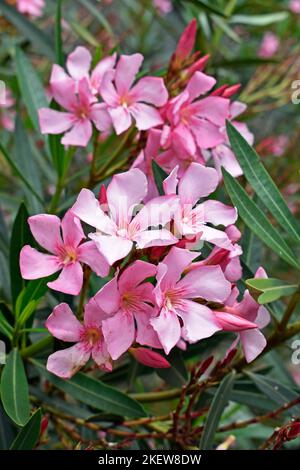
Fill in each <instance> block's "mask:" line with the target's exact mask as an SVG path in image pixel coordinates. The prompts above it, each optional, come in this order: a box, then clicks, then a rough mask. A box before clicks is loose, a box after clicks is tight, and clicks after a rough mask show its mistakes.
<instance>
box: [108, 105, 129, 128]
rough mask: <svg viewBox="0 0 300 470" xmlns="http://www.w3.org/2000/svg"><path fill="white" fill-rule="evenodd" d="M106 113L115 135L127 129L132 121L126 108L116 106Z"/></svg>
mask: <svg viewBox="0 0 300 470" xmlns="http://www.w3.org/2000/svg"><path fill="white" fill-rule="evenodd" d="M108 112H109V114H110V117H111V120H112V123H113V126H114V128H115V131H116V134H117V135H119V134H122V132H124V131H127V129H129V127H130V126H131V122H132V120H131V116H130V113H129V110H128V108H124V107H123V106H117V107H116V108H108Z"/></svg>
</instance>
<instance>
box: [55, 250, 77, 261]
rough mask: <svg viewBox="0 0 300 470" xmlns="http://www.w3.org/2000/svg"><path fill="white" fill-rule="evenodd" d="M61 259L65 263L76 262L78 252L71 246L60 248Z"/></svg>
mask: <svg viewBox="0 0 300 470" xmlns="http://www.w3.org/2000/svg"><path fill="white" fill-rule="evenodd" d="M59 251H60V260H61V262H62V263H63V264H69V263H76V261H77V252H76V249H75V248H73V247H71V246H63V247H61V248H60V250H59Z"/></svg>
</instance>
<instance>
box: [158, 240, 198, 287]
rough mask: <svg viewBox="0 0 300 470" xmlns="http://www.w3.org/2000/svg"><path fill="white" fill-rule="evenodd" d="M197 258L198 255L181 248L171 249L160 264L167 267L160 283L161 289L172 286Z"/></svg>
mask: <svg viewBox="0 0 300 470" xmlns="http://www.w3.org/2000/svg"><path fill="white" fill-rule="evenodd" d="M198 256H199V253H196V252H192V251H189V250H184V249H182V248H177V247H176V246H174V247H172V248H171V250H170V251H169V253H168V254H167V256H165V258H164V259H163V261H162V263H163V264H164V265H165V266H167V268H168V269H167V272H166V274H165V276H164V279H163V281H162V289H164V290H165V289H167V288H168V287H170V286H174V285H175V284H176V283H177V282H178V281H179V279H180V278H181V275H182V273H183V271H184V270H185V269H186V268H187V267H188V266H189V265H190V264H191V263H192V261H194V259H196V258H197V257H198Z"/></svg>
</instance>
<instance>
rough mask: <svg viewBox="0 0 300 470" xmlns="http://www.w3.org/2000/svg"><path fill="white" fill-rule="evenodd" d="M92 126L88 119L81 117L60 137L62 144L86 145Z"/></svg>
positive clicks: (90, 135)
mask: <svg viewBox="0 0 300 470" xmlns="http://www.w3.org/2000/svg"><path fill="white" fill-rule="evenodd" d="M92 131H93V126H92V124H91V121H89V119H81V120H78V121H76V122H75V123H74V124H73V127H72V129H71V130H70V131H69V132H67V133H66V134H65V135H64V136H63V138H62V139H61V143H62V144H63V145H74V146H78V147H86V146H87V144H88V143H89V141H90V139H91V137H92Z"/></svg>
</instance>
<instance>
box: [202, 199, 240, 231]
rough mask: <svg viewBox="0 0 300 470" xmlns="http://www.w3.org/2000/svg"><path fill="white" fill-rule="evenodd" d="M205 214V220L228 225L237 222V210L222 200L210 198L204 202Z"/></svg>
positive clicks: (214, 223)
mask: <svg viewBox="0 0 300 470" xmlns="http://www.w3.org/2000/svg"><path fill="white" fill-rule="evenodd" d="M203 215H204V221H205V222H209V223H210V224H213V225H224V226H225V227H227V226H228V225H231V224H234V223H235V222H236V219H237V210H236V209H235V208H234V207H232V206H227V205H226V204H223V203H222V202H220V201H214V200H210V201H205V202H203Z"/></svg>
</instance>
